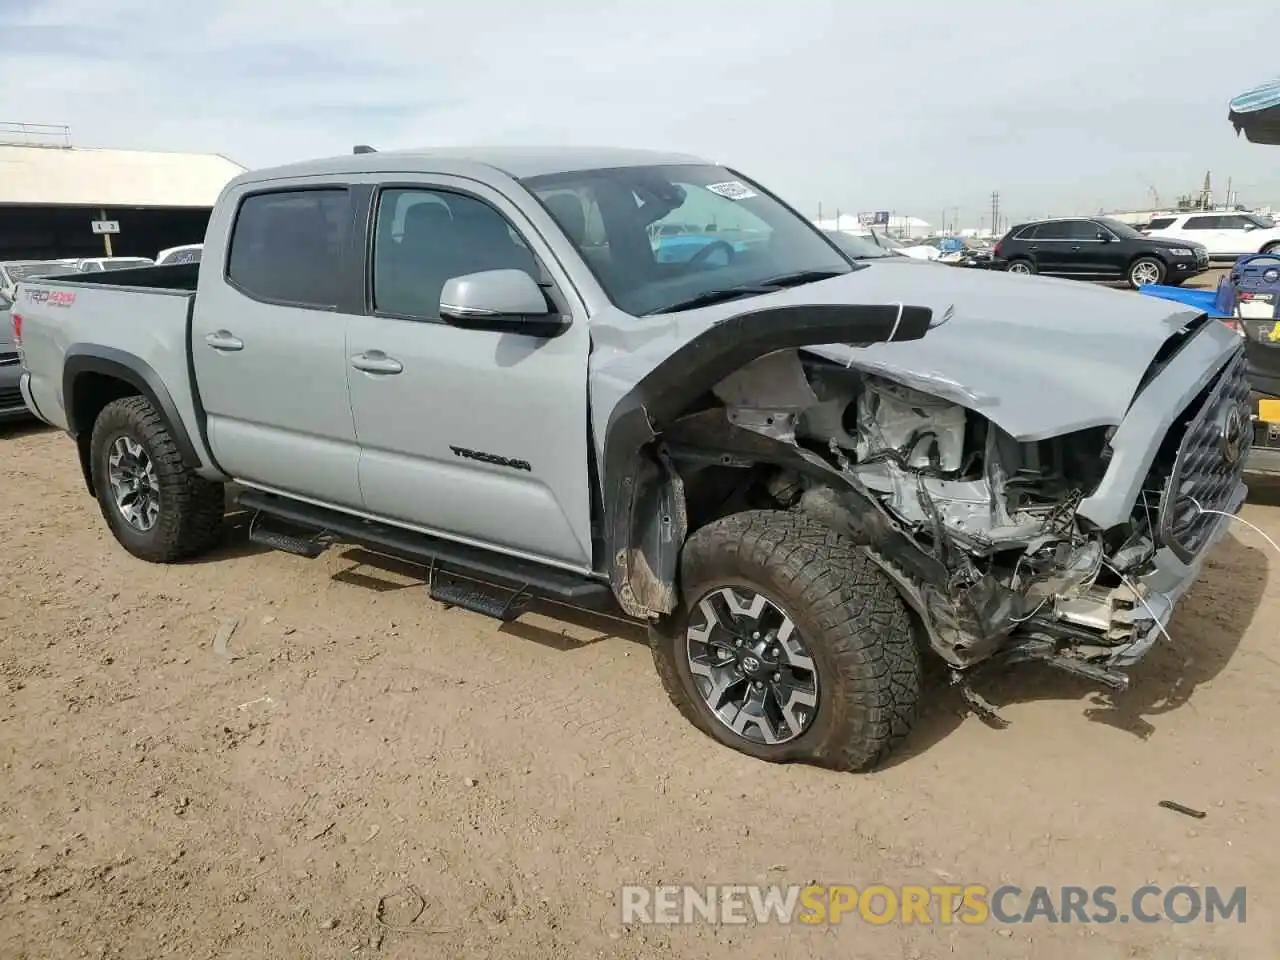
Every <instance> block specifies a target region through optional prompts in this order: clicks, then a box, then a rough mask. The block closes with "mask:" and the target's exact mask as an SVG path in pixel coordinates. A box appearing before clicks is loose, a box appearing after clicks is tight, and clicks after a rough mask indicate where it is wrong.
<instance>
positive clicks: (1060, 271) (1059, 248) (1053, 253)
mask: <svg viewBox="0 0 1280 960" xmlns="http://www.w3.org/2000/svg"><path fill="white" fill-rule="evenodd" d="M1074 242H1075V241H1074V240H1072V237H1071V221H1070V220H1048V221H1046V222H1044V223H1042V224H1040V226H1038V227H1037V228H1036V234H1035V239H1034V240H1033V241H1031V244H1030V246H1031V250H1032V251H1033V253H1034V256H1035V259H1036V267H1037V268H1038V269H1039V271H1040V272H1041V273H1052V274H1057V275H1059V276H1062V275H1070V274H1072V273H1079V272H1080V271H1079V264H1078V262H1077V261H1076V260H1075V259H1074V258H1073V257H1072V256H1071V246H1072V244H1073V243H1074Z"/></svg>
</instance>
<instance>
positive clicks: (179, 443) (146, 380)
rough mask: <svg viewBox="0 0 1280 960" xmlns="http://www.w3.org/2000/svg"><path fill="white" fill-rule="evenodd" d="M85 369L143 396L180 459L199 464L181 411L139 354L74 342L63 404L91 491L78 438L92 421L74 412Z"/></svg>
mask: <svg viewBox="0 0 1280 960" xmlns="http://www.w3.org/2000/svg"><path fill="white" fill-rule="evenodd" d="M86 373H96V374H101V375H103V376H107V377H111V378H113V379H116V380H120V381H122V382H124V383H127V384H128V385H129V386H131V387H133V388H134V389H135V390H137V391H138V393H139V394H141V395H142V396H144V397H146V398H147V400H148V401H150V403H151V405H152V406H154V407H155V408H156V410H157V411H159V413H160V416H161V417H162V418H163V419H164V423H165V427H166V428H167V429H168V431H169V435H170V436H171V437H172V438H173V443H174V446H176V447H177V448H178V454H179V456H181V457H182V462H183V463H184V464H186V465H187V466H188V467H190V468H191V469H193V470H199V469H201V468H202V466H203V464H202V463H201V462H200V455H199V454H198V453H196V448H195V445H194V444H193V443H192V442H191V435H190V434H189V433H188V432H187V427H186V424H185V423H183V421H182V415H181V414H180V413H179V412H178V408H177V405H176V404H174V402H173V397H172V396H170V394H169V389H168V387H166V386H165V384H164V381H163V380H162V379H161V378H160V375H159V374H158V373H156V372H155V370H153V369H152V368H151V366H150V364H148V363H147V362H146V361H145V360H143V359H142V358H141V357H137V356H134V355H133V354H131V353H127V352H125V351H124V350H117V349H116V348H114V347H106V346H99V345H97V344H94V345H86V344H73V345H72V346H71V347H70V348H69V349H68V350H67V353H66V358H65V360H64V361H63V365H62V404H63V409H64V410H65V411H66V414H67V432H68V433H70V434H71V436H72V438H74V439H76V440H77V444H76V445H77V446H78V447H79V448H80V469H81V470H82V471H83V472H84V480H85V484H86V485H87V486H88V488H89V492H90V493H93V476H92V474H91V471H90V467H89V457H88V450H87V446H86V445H85V444H83V443H80V442H79V438H80V436H81V435H82V434H85V433H87V432H89V431H91V430H92V429H93V424H92V423H80V422H79V420H78V418H77V416H76V390H77V389H78V384H80V383H81V382H82V380H81V377H82V376H83V375H84V374H86Z"/></svg>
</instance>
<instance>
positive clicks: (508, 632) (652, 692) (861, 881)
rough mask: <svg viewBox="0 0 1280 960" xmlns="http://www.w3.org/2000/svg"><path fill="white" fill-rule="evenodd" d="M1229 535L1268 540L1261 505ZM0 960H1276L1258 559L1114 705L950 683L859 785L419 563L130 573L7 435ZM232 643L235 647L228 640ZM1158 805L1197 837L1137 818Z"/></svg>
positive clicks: (35, 444) (364, 561)
mask: <svg viewBox="0 0 1280 960" xmlns="http://www.w3.org/2000/svg"><path fill="white" fill-rule="evenodd" d="M1275 502H1276V500H1275V498H1274V495H1272V496H1271V497H1270V498H1269V501H1268V500H1265V499H1260V501H1259V502H1258V503H1251V504H1250V505H1249V506H1248V507H1247V508H1246V510H1245V512H1244V516H1245V517H1247V518H1248V519H1250V520H1251V521H1252V522H1254V523H1256V524H1258V525H1259V526H1261V527H1263V528H1265V529H1266V530H1268V531H1269V532H1270V533H1271V535H1272V536H1280V508H1277V507H1276V506H1274V505H1273V504H1274V503H1275ZM0 524H2V526H0V529H3V531H4V535H3V539H2V541H0V543H2V547H0V765H2V770H0V956H3V957H5V958H61V957H71V958H79V957H94V958H134V957H181V958H190V960H200V958H205V957H209V958H214V957H218V958H224V957H225V958H242V957H243V958H248V957H254V958H260V957H269V958H283V957H351V956H364V957H396V958H401V957H403V958H408V957H415V958H417V957H463V956H467V957H471V956H475V957H481V956H487V957H502V958H506V957H511V958H542V957H575V958H576V957H591V956H599V957H623V958H633V957H634V958H639V957H656V956H680V957H728V956H733V957H734V958H736V960H757V958H759V960H765V958H770V960H772V958H786V957H809V956H832V957H841V958H854V957H876V958H903V960H907V958H920V960H924V958H933V957H950V956H961V957H981V958H988V957H990V958H1015V957H1017V958H1024V957H1029V956H1031V955H1033V954H1034V956H1036V957H1037V958H1041V957H1050V958H1052V957H1082V958H1083V957H1088V958H1091V960H1095V958H1096V960H1108V958H1135V957H1137V958H1151V960H1174V958H1180V957H1185V958H1192V957H1195V958H1197V960H1205V958H1240V957H1249V958H1251V957H1259V958H1261V957H1268V958H1270V957H1274V956H1275V949H1274V945H1275V944H1276V943H1277V942H1278V941H1277V939H1276V937H1277V927H1276V925H1275V924H1274V916H1275V912H1274V904H1275V902H1276V895H1277V893H1280V846H1278V845H1277V842H1276V841H1277V839H1278V837H1280V829H1278V828H1277V822H1280V810H1278V809H1277V802H1278V799H1280V770H1278V769H1277V764H1276V760H1277V747H1276V743H1277V737H1276V729H1277V726H1280V652H1278V651H1277V650H1276V649H1275V648H1276V642H1277V638H1278V637H1280V558H1278V557H1276V556H1268V548H1267V547H1266V546H1265V544H1264V543H1263V541H1262V540H1261V538H1259V537H1258V536H1257V535H1256V534H1254V533H1252V532H1251V531H1249V530H1247V529H1244V528H1237V530H1236V532H1235V533H1234V535H1232V536H1231V537H1229V538H1228V539H1227V540H1226V541H1225V543H1224V544H1223V545H1222V546H1220V547H1219V548H1218V549H1217V551H1216V552H1215V554H1214V555H1213V556H1212V558H1211V559H1210V561H1209V563H1208V567H1207V569H1206V571H1205V573H1204V576H1203V579H1202V581H1201V582H1200V583H1199V584H1198V585H1197V587H1196V588H1195V589H1194V591H1193V593H1192V594H1191V595H1190V596H1189V597H1188V599H1187V600H1186V602H1185V603H1184V605H1183V606H1182V607H1181V609H1180V611H1179V613H1178V615H1177V617H1176V618H1175V620H1174V622H1173V624H1172V627H1171V633H1172V637H1173V642H1172V643H1168V644H1163V645H1161V646H1160V647H1158V648H1157V649H1156V650H1155V651H1154V652H1153V653H1152V654H1151V655H1150V657H1149V658H1148V659H1147V660H1146V661H1145V662H1144V663H1143V664H1142V665H1141V666H1140V667H1139V668H1138V669H1137V670H1136V671H1135V682H1134V684H1133V688H1132V689H1131V691H1130V692H1129V693H1127V694H1125V695H1122V696H1114V697H1113V696H1110V695H1108V694H1106V693H1103V692H1101V691H1099V690H1097V689H1095V688H1093V687H1091V686H1089V685H1087V684H1085V683H1082V682H1078V681H1076V680H1074V679H1072V678H1069V677H1066V676H1062V675H1058V674H1056V673H1050V672H1047V671H1046V670H1044V669H1040V668H1032V667H1026V668H1022V669H1019V670H1017V671H1016V672H1014V673H1011V674H1009V675H1007V676H1005V677H1001V678H996V679H994V680H993V681H991V682H988V683H986V684H984V685H983V686H982V688H981V689H982V692H983V693H984V694H985V696H986V697H987V698H988V699H989V700H990V701H992V702H993V703H995V704H998V705H999V706H1000V708H1001V711H1002V714H1003V716H1004V717H1005V718H1006V719H1007V720H1008V721H1009V726H1008V727H1007V728H1006V729H993V728H992V727H989V726H987V725H985V724H984V723H983V722H981V721H980V720H979V719H978V718H976V717H974V716H972V715H969V714H967V713H966V712H965V711H964V710H963V709H962V708H961V705H960V703H959V701H958V698H957V697H956V696H955V695H954V693H953V692H952V691H950V690H948V689H946V688H935V689H933V690H931V692H930V695H929V696H930V703H929V707H928V710H927V713H926V715H925V717H924V719H923V722H922V723H921V724H920V727H919V729H918V730H917V732H916V733H915V734H914V735H913V737H912V739H911V740H910V742H909V743H908V744H907V749H906V750H905V751H903V752H902V754H901V755H900V756H898V757H897V758H896V759H895V762H893V763H892V764H891V765H890V766H889V767H888V768H886V769H884V770H882V771H879V772H877V773H874V774H871V775H866V776H849V775H836V774H832V773H828V772H824V771H819V770H814V769H809V768H803V767H775V766H770V765H765V764H761V763H757V762H754V761H751V760H749V759H747V758H745V757H743V756H740V755H738V754H736V753H733V752H730V751H728V750H725V749H722V748H719V747H717V746H716V745H714V744H713V743H712V742H711V741H709V740H708V739H706V738H704V737H703V736H701V735H699V734H698V733H696V732H695V731H694V730H693V729H691V728H690V727H689V726H688V725H686V724H685V723H684V722H683V721H682V720H681V718H680V717H679V716H678V715H677V713H676V712H675V710H674V709H673V708H671V707H670V705H669V704H668V703H667V701H666V699H665V697H664V695H663V693H662V691H661V689H660V687H659V684H658V681H657V679H656V677H655V675H654V672H653V669H652V665H651V663H650V658H649V654H648V651H647V649H646V647H645V646H644V644H643V637H642V636H640V635H639V634H637V633H636V632H634V631H633V630H630V629H628V628H624V627H621V626H619V625H617V624H614V623H611V622H609V621H604V620H586V619H583V618H582V617H580V616H579V617H575V618H574V620H573V621H567V620H563V619H557V618H554V617H550V616H541V615H534V616H532V617H530V618H529V620H528V621H527V622H525V621H522V622H520V623H518V624H515V625H512V626H509V627H502V626H500V625H498V624H496V623H494V622H493V621H489V620H486V619H483V618H481V617H478V616H475V615H473V614H470V613H466V612H463V611H458V610H442V609H441V608H440V606H439V605H438V604H436V603H434V602H432V601H431V600H430V599H429V598H428V597H427V595H426V591H425V590H424V589H423V588H422V586H421V581H420V580H419V579H418V577H417V575H416V571H414V570H412V569H402V568H397V567H395V566H392V565H389V564H388V563H386V562H385V561H374V560H373V558H370V557H367V556H365V555H362V554H360V553H359V552H356V551H351V550H334V551H331V552H330V553H329V554H328V555H326V556H325V557H322V558H321V559H319V560H316V561H307V560H304V559H300V558H296V557H292V556H288V555H284V554H279V553H270V552H261V551H259V550H257V549H255V548H254V547H253V546H252V545H250V544H249V543H248V541H247V539H246V532H245V529H244V524H243V520H242V519H236V518H233V520H232V529H231V532H230V534H229V536H228V542H227V545H226V546H225V547H224V548H222V549H221V550H220V551H219V552H218V553H217V554H216V555H215V556H212V557H210V558H208V559H207V560H205V561H203V562H199V563H192V564H189V565H184V566H176V567H157V566H150V565H147V564H144V563H141V562H138V561H136V560H133V559H132V558H130V557H129V556H127V555H126V554H125V553H124V551H123V550H122V549H120V548H118V547H117V546H116V544H115V543H114V541H113V540H111V538H110V537H109V535H108V534H107V532H106V528H105V525H104V524H103V522H102V521H101V518H100V516H99V515H98V512H97V508H96V504H95V503H94V502H93V501H91V500H90V499H89V498H88V497H87V496H86V495H85V494H84V491H83V487H82V485H81V482H80V479H79V475H78V471H77V468H76V466H75V462H74V451H73V448H72V446H71V444H70V442H69V441H67V440H66V439H65V438H64V437H62V436H61V435H60V434H58V433H55V432H52V431H47V430H43V429H36V428H25V427H24V428H5V429H3V430H0ZM232 620H234V621H235V622H236V624H237V626H236V629H235V632H234V634H233V635H232V636H231V638H230V640H229V643H228V644H227V647H226V651H225V652H224V653H219V652H218V650H216V649H215V642H214V641H215V636H216V634H217V633H218V631H219V629H220V627H221V626H222V625H223V624H225V623H227V622H229V621H232ZM1164 799H1172V800H1176V801H1180V802H1182V803H1184V804H1188V805H1190V806H1192V807H1196V808H1199V809H1202V810H1205V811H1207V816H1206V817H1205V818H1204V819H1201V820H1195V819H1190V818H1188V817H1185V816H1182V815H1180V814H1177V813H1173V812H1170V811H1168V810H1165V809H1161V808H1159V807H1158V806H1157V804H1158V802H1159V801H1161V800H1164ZM815 880H817V881H825V882H830V883H852V884H856V885H860V886H865V885H868V884H872V883H887V884H890V885H898V884H925V885H936V884H939V883H945V882H950V883H960V884H965V883H984V884H988V885H991V886H995V885H997V884H1000V883H1002V882H1011V883H1016V884H1018V885H1020V886H1023V887H1025V888H1030V887H1032V886H1034V885H1037V884H1048V885H1060V884H1080V885H1086V886H1091V885H1095V884H1110V885H1113V886H1115V887H1117V888H1118V889H1119V890H1120V891H1122V892H1127V891H1131V890H1133V889H1135V888H1137V887H1139V886H1141V885H1142V884H1144V883H1148V882H1151V883H1156V884H1160V885H1162V886H1164V887H1169V886H1172V885H1175V884H1178V883H1187V884H1196V885H1201V886H1202V887H1203V886H1204V885H1208V884H1218V885H1222V886H1226V887H1234V886H1238V885H1246V886H1247V887H1248V913H1247V922H1246V923H1244V924H1239V923H1235V922H1229V923H1219V924H1216V925H1213V926H1209V925H1206V924H1203V923H1199V924H1187V925H1173V924H1169V923H1164V924H1157V925H1151V926H1148V925H1140V924H1136V923H1131V924H1127V925H1120V924H1115V925H1108V926H1099V925H1089V926H1084V925H1081V924H1078V923H1077V924H1071V925H1061V926H1050V925H1047V924H1045V923H1043V922H1038V923H1035V924H1031V925H1014V926H1011V927H1009V926H1006V927H1002V926H1000V925H999V924H998V923H995V922H992V923H989V924H987V925H984V926H980V927H960V926H956V925H950V926H941V925H931V926H924V925H915V926H901V925H888V926H871V925H868V924H866V923H864V922H862V921H860V920H857V919H856V918H855V919H853V920H849V921H846V922H845V923H844V924H842V925H840V926H839V927H821V928H812V927H809V928H801V927H793V928H782V927H779V926H776V925H767V926H749V927H737V926H731V925H727V926H720V927H711V926H705V925H699V926H692V927H688V926H681V927H666V928H658V927H652V926H650V927H631V928H624V927H622V925H621V924H620V922H619V919H620V911H619V907H618V904H617V890H618V888H619V886H620V885H622V884H628V883H638V884H657V883H692V884H697V885H702V884H707V883H756V882H769V883H804V882H808V881H815Z"/></svg>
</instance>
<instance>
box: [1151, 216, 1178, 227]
mask: <svg viewBox="0 0 1280 960" xmlns="http://www.w3.org/2000/svg"><path fill="white" fill-rule="evenodd" d="M1175 219H1176V218H1174V217H1156V218H1155V219H1154V220H1152V221H1151V222H1150V223H1148V224H1147V229H1148V230H1164V229H1165V228H1167V227H1171V226H1173V221H1174V220H1175Z"/></svg>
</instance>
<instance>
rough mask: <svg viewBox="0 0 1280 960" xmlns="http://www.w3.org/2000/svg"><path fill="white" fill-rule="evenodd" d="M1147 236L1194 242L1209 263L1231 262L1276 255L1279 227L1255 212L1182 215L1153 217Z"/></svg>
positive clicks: (1279, 248) (1278, 249)
mask: <svg viewBox="0 0 1280 960" xmlns="http://www.w3.org/2000/svg"><path fill="white" fill-rule="evenodd" d="M1144 232H1145V233H1146V235H1147V236H1149V237H1158V238H1160V239H1162V240H1181V241H1186V242H1189V243H1196V244H1199V245H1200V246H1202V247H1204V248H1205V249H1206V250H1208V251H1209V259H1210V260H1235V259H1236V258H1238V257H1243V256H1245V255H1247V254H1250V253H1275V252H1280V226H1277V225H1276V224H1275V221H1273V220H1272V219H1271V218H1270V217H1263V216H1260V215H1258V214H1255V213H1184V214H1179V215H1178V216H1165V217H1153V218H1152V219H1151V222H1150V223H1148V224H1147V226H1146V230H1145V231H1144Z"/></svg>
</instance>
